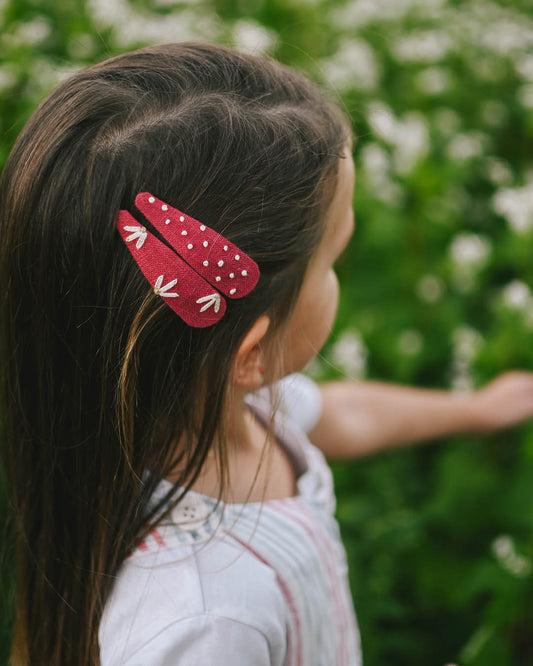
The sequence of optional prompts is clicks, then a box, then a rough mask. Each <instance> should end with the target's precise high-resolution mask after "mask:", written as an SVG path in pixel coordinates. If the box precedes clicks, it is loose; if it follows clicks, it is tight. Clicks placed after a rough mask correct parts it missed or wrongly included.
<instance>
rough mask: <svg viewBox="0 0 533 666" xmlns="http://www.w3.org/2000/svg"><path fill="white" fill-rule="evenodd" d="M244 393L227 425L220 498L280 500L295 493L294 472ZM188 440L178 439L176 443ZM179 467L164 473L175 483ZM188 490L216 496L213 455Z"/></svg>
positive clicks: (229, 501) (284, 452) (215, 467)
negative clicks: (225, 479)
mask: <svg viewBox="0 0 533 666" xmlns="http://www.w3.org/2000/svg"><path fill="white" fill-rule="evenodd" d="M244 395H245V394H244V393H243V394H242V395H241V396H239V400H238V401H236V405H237V406H236V407H235V408H234V409H233V416H232V418H231V420H230V424H229V426H228V442H227V452H228V478H229V484H228V488H227V489H226V492H225V493H224V495H223V497H222V499H223V500H224V501H225V502H228V503H242V502H256V501H261V500H270V499H281V498H284V497H292V496H294V495H295V494H296V492H297V490H296V472H295V469H294V467H293V465H292V463H291V461H290V459H289V457H288V455H287V453H286V451H285V449H284V447H283V445H282V444H280V443H279V442H278V440H277V439H276V438H275V437H272V438H268V437H267V430H266V428H265V426H264V425H263V424H262V423H261V422H260V420H259V419H258V418H257V417H256V416H255V415H254V413H253V411H252V410H251V409H250V407H249V406H248V405H247V404H246V402H245V401H244ZM190 445H191V442H185V441H184V440H183V439H182V440H180V443H179V446H180V447H181V446H190ZM178 477H179V470H177V471H176V472H175V473H172V474H170V475H169V476H167V477H166V478H167V480H168V481H170V482H175V481H176V480H177V479H178ZM192 490H194V491H196V492H199V493H202V494H203V495H209V496H211V497H218V496H219V494H220V477H219V471H218V465H217V463H216V460H215V456H214V455H213V454H211V453H210V454H209V455H208V457H207V460H206V462H205V464H204V467H203V469H202V471H201V473H200V476H199V477H198V479H197V480H196V481H195V483H194V484H193V486H192Z"/></svg>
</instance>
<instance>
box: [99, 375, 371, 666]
mask: <svg viewBox="0 0 533 666" xmlns="http://www.w3.org/2000/svg"><path fill="white" fill-rule="evenodd" d="M280 388H281V391H282V396H283V398H282V399H283V404H282V405H281V411H279V412H278V414H277V416H276V419H275V422H274V425H275V432H276V438H277V439H278V441H279V442H280V444H282V446H283V447H284V448H285V449H286V450H287V453H288V455H289V456H290V458H291V460H292V462H293V464H294V466H295V470H296V472H297V475H298V478H297V495H295V496H294V497H287V498H285V499H274V500H265V501H263V502H249V503H247V504H224V503H221V504H220V505H219V506H218V507H217V506H216V501H215V500H214V499H212V498H210V497H207V496H205V495H201V494H200V493H196V492H193V491H191V492H190V493H188V494H187V496H186V497H185V498H184V500H182V502H180V504H179V505H178V507H176V508H175V509H174V511H173V513H172V515H171V517H170V518H169V519H167V520H166V521H165V522H164V523H163V524H161V525H160V526H159V527H158V528H157V529H156V530H154V531H153V532H152V533H151V534H150V535H149V536H148V537H147V538H146V539H145V541H144V542H143V543H141V544H140V546H139V548H137V550H136V551H135V552H134V553H132V555H131V556H130V557H128V558H127V559H126V560H125V561H124V563H123V565H122V567H121V569H120V570H119V573H118V578H117V581H116V583H115V585H114V587H113V589H112V591H111V594H110V596H109V598H108V600H107V603H106V606H105V609H104V614H103V617H102V621H101V624H100V631H99V642H100V654H101V662H102V666H119V664H120V665H122V664H124V665H125V666H204V665H205V666H210V665H213V666H215V665H216V666H236V665H238V666H360V664H361V649H360V641H359V632H358V629H357V624H356V619H355V614H354V610H353V606H352V602H351V597H350V591H349V587H348V581H347V566H346V556H345V552H344V548H343V545H342V542H341V540H340V535H339V529H338V526H337V523H336V521H335V519H334V515H333V514H334V510H335V498H334V495H333V484H332V476H331V472H330V470H329V468H328V466H327V464H326V462H325V460H324V457H323V455H322V453H321V452H320V451H319V450H318V449H317V448H316V447H315V446H313V445H312V444H311V442H310V441H309V439H308V437H307V435H306V432H309V431H310V430H311V429H312V427H313V426H314V424H315V423H316V422H317V421H318V418H319V417H320V410H321V398H320V391H319V389H318V387H317V385H316V384H315V383H314V382H313V381H312V380H311V379H310V378H308V377H306V376H305V375H302V374H301V373H295V374H293V375H289V376H288V377H285V378H284V379H282V380H281V382H280ZM267 396H268V394H267V393H266V390H265V389H260V390H259V391H256V392H255V393H250V394H248V395H247V396H246V402H247V404H248V405H249V406H250V407H251V408H252V409H253V411H254V413H255V414H256V416H257V417H258V418H259V419H260V420H261V421H262V422H263V423H264V424H265V425H266V423H267V420H268V416H269V414H270V404H269V402H268V400H267ZM169 488H170V483H169V482H168V481H166V480H163V481H162V482H161V483H160V485H159V486H158V489H157V491H156V493H155V494H154V500H156V499H157V498H158V497H161V496H162V494H164V493H166V492H167V490H168V489H169Z"/></svg>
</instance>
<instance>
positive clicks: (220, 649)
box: [99, 525, 286, 666]
mask: <svg viewBox="0 0 533 666" xmlns="http://www.w3.org/2000/svg"><path fill="white" fill-rule="evenodd" d="M181 531H182V532H183V534H186V533H187V530H185V529H182V530H181ZM176 535H177V531H176V529H171V528H170V526H169V525H167V526H165V525H163V526H162V527H161V528H159V529H156V530H154V532H152V533H151V534H150V535H149V537H147V539H146V541H145V548H144V549H140V550H138V551H136V553H134V554H133V556H132V557H130V558H128V559H127V560H126V561H125V562H124V564H123V566H122V568H121V571H120V573H119V576H118V578H117V580H116V583H115V586H114V587H113V590H112V592H111V595H110V597H109V599H108V601H107V603H106V608H105V611H104V615H103V617H102V621H101V624H100V631H99V642H100V651H101V663H102V666H118V665H119V664H121V665H122V664H127V665H131V666H133V665H134V664H135V665H137V664H138V665H139V666H140V665H141V664H150V665H151V666H163V665H165V666H167V665H170V664H175V663H180V664H184V665H189V664H190V666H193V664H198V663H212V662H211V661H209V655H211V657H212V656H213V654H212V651H213V650H214V649H216V655H217V659H216V663H217V664H221V665H222V666H224V665H225V664H233V663H235V662H234V656H235V654H248V653H249V652H250V651H251V652H250V660H249V661H245V662H244V663H250V664H252V663H258V664H259V663H265V664H267V663H268V664H270V663H271V662H270V661H268V660H266V661H264V662H262V661H257V660H256V659H257V656H258V655H260V654H264V655H268V654H270V653H271V652H272V651H273V653H274V660H273V661H272V664H280V665H281V664H283V661H284V649H285V647H284V643H285V626H286V607H285V604H284V599H283V595H282V592H281V591H280V589H279V587H278V585H277V582H276V579H275V572H274V571H273V570H272V569H271V567H269V566H268V565H267V564H266V563H264V562H262V561H260V560H259V559H257V558H256V557H254V556H253V554H252V553H250V552H247V551H246V550H243V549H242V548H241V547H240V544H239V543H238V542H236V541H234V542H232V541H231V540H229V539H223V538H221V537H220V536H218V535H217V537H216V538H213V539H212V540H211V541H204V540H198V539H194V538H191V539H190V540H187V539H186V538H182V539H180V538H179V537H178V536H176ZM189 535H190V531H189ZM252 589H253V595H252V596H251V595H250V590H252ZM189 653H190V655H191V659H190V660H188V657H187V655H188V654H189ZM254 653H255V654H256V656H255V657H254V658H252V655H253V654H254ZM178 655H179V660H178V659H177V658H178ZM202 659H205V661H202Z"/></svg>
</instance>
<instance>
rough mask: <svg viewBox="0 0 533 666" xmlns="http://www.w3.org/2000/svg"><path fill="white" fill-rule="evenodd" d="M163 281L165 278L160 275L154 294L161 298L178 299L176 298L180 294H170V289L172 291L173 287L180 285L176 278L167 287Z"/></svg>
mask: <svg viewBox="0 0 533 666" xmlns="http://www.w3.org/2000/svg"><path fill="white" fill-rule="evenodd" d="M163 280H164V277H163V276H162V275H160V276H159V277H158V278H157V280H156V282H155V285H154V294H157V295H158V296H161V298H176V296H179V294H176V293H175V292H169V291H168V290H169V289H172V287H173V286H174V285H175V284H177V283H178V279H177V278H174V279H173V280H171V281H170V282H168V283H167V284H166V285H164V286H162V285H163Z"/></svg>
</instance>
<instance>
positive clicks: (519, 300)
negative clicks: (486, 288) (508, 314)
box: [502, 280, 531, 310]
mask: <svg viewBox="0 0 533 666" xmlns="http://www.w3.org/2000/svg"><path fill="white" fill-rule="evenodd" d="M502 301H503V303H504V305H506V306H507V307H508V308H511V309H512V310H524V309H526V308H527V307H528V306H529V305H531V291H530V290H529V287H528V286H527V284H525V282H521V281H520V280H513V281H512V282H510V283H509V284H508V285H507V286H506V287H504V288H503V290H502Z"/></svg>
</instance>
